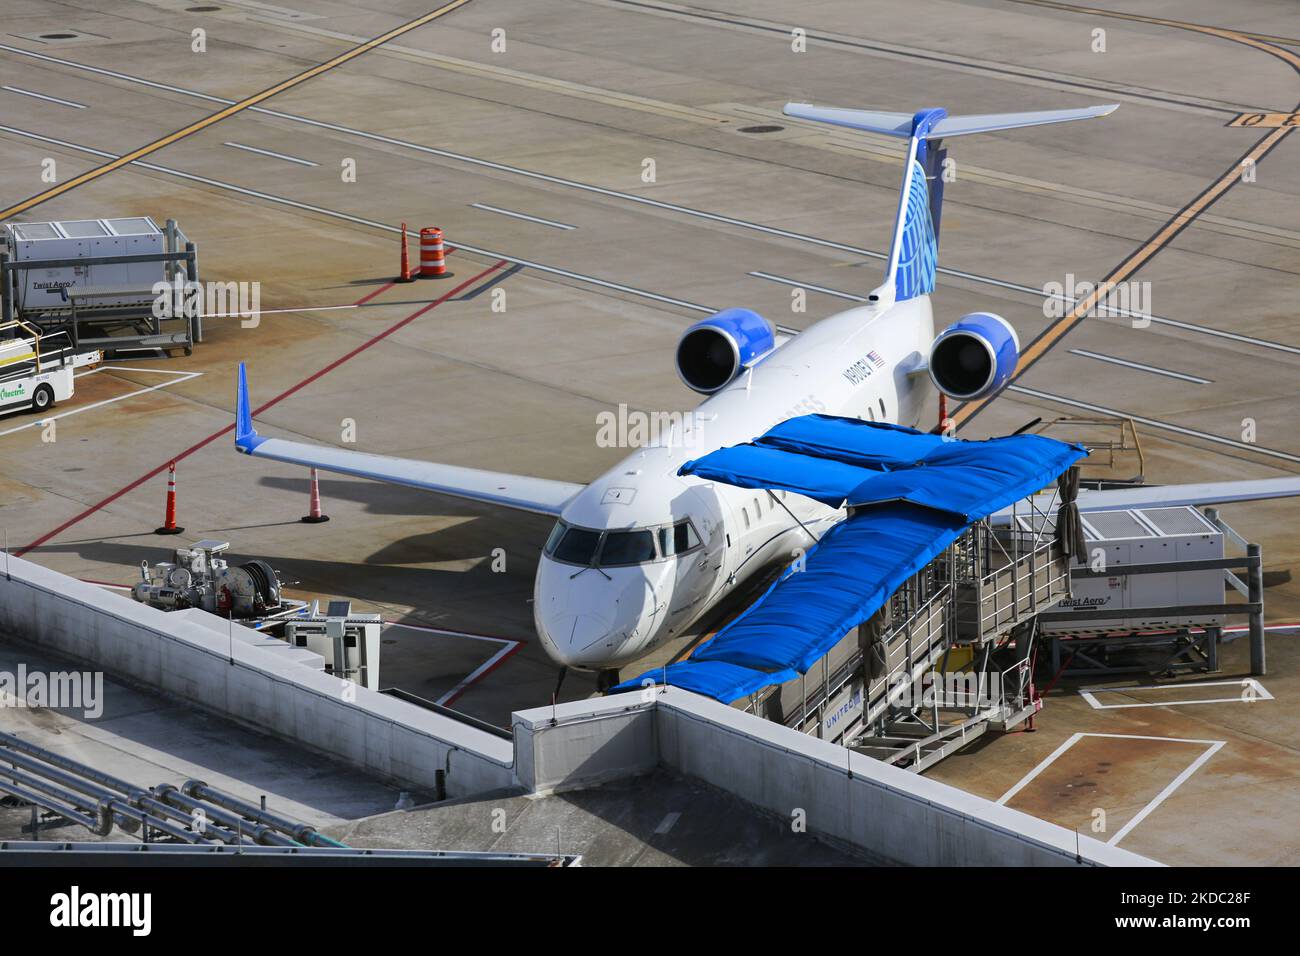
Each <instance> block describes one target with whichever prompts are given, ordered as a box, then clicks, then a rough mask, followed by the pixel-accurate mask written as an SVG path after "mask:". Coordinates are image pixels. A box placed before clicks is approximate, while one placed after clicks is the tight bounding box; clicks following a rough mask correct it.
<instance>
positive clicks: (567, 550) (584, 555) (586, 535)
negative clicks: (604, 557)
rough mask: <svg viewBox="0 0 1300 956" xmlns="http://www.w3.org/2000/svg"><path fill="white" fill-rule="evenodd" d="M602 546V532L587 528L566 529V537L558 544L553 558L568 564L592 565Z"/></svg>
mask: <svg viewBox="0 0 1300 956" xmlns="http://www.w3.org/2000/svg"><path fill="white" fill-rule="evenodd" d="M599 544H600V532H599V531H589V530H588V529H586V528H565V530H564V536H563V537H561V538H560V540H559V541H558V542H556V545H555V550H554V551H553V552H551V557H553V558H555V560H556V561H564V562H566V563H568V564H583V565H586V564H591V562H592V559H594V558H595V557H596V547H597V545H599Z"/></svg>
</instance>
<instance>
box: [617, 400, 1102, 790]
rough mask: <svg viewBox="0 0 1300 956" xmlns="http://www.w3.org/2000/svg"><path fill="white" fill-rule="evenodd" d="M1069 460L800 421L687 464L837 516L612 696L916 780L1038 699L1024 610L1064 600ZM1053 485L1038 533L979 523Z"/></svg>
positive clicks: (830, 421) (867, 426)
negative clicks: (642, 693) (916, 774)
mask: <svg viewBox="0 0 1300 956" xmlns="http://www.w3.org/2000/svg"><path fill="white" fill-rule="evenodd" d="M1083 454H1084V451H1083V449H1082V448H1080V447H1079V446H1077V445H1069V444H1066V443H1063V442H1059V441H1055V440H1053V439H1048V438H1044V437H1042V436H1037V435H1013V436H1008V437H1006V438H995V439H989V440H987V441H982V442H977V441H962V440H958V439H951V438H947V437H944V436H939V435H927V434H923V433H921V432H918V431H915V430H914V429H910V428H904V427H900V426H897V425H888V424H882V423H875V422H864V421H861V420H857V419H846V418H836V417H833V416H826V415H808V416H803V417H801V418H796V419H791V420H789V421H786V422H782V423H781V424H779V425H777V426H776V427H775V428H773V429H771V430H770V431H769V432H767V433H766V434H764V435H762V436H760V437H759V438H758V439H756V440H755V441H754V442H752V443H749V444H747V445H739V446H735V447H732V448H723V449H719V450H718V451H715V452H712V453H711V454H709V455H706V456H705V457H703V458H701V459H698V460H696V461H692V462H688V463H686V464H685V465H684V466H683V467H682V473H683V474H692V475H696V476H698V477H702V478H707V479H711V480H715V481H722V482H725V483H727V484H732V485H736V486H739V487H744V488H766V489H771V490H783V491H787V492H789V491H793V492H796V493H798V494H803V495H807V496H808V497H811V498H814V499H816V500H818V501H820V502H822V503H824V504H827V505H829V506H831V507H844V508H846V509H847V517H846V519H845V520H844V521H842V522H840V523H839V524H837V525H836V526H835V527H833V528H832V529H831V530H830V531H828V532H826V533H825V534H824V535H823V536H822V538H821V539H820V540H819V541H818V542H817V544H816V545H814V546H813V547H812V548H811V549H809V551H808V553H807V556H806V559H803V560H796V561H795V562H794V563H792V564H791V565H790V567H788V568H787V569H786V570H785V571H784V573H783V574H782V575H781V576H780V578H779V579H778V580H777V582H776V583H775V584H774V585H772V587H771V588H770V589H769V590H768V591H767V592H766V593H765V594H764V595H763V596H762V597H761V598H760V599H759V600H758V601H757V602H756V603H755V604H754V605H752V606H751V607H750V608H748V609H747V610H746V611H745V612H744V613H742V614H741V615H740V616H739V617H738V618H736V619H735V620H733V621H732V622H731V623H730V624H728V625H727V626H726V627H724V628H723V629H722V630H720V631H719V632H718V633H717V634H716V635H715V636H714V637H713V638H711V639H710V640H708V641H706V642H705V643H704V644H702V645H701V646H700V647H699V648H697V649H696V650H695V652H694V653H693V655H692V656H691V657H690V658H688V659H687V660H684V661H679V662H677V663H675V664H670V665H668V666H667V667H665V668H661V669H657V670H654V671H649V672H647V673H645V674H643V675H641V676H640V677H638V678H634V679H633V680H630V681H626V682H624V683H623V684H621V685H619V686H618V687H616V688H614V690H615V691H619V690H630V689H633V688H635V687H638V686H640V685H641V684H642V683H643V682H654V683H664V684H673V685H675V686H679V687H683V688H685V689H688V690H693V691H695V692H697V693H701V694H706V695H708V696H711V697H714V698H715V699H717V700H720V701H723V702H726V703H732V704H736V705H738V706H744V707H745V708H746V709H749V710H752V711H754V712H756V713H760V714H762V715H763V716H765V717H768V718H769V719H773V720H777V721H780V722H781V723H785V724H788V725H789V726H792V727H799V728H801V729H804V730H807V731H809V732H815V733H817V734H818V735H819V736H821V737H824V738H826V739H829V740H832V741H836V742H846V743H847V744H848V745H849V746H853V747H855V748H856V749H861V750H863V751H864V752H868V753H871V754H872V755H874V756H880V757H882V759H887V760H889V762H891V763H898V764H899V765H902V766H908V767H911V768H912V769H916V770H919V769H923V768H924V767H925V766H927V765H929V764H930V763H933V762H934V761H935V760H938V759H940V758H941V757H942V756H944V755H945V754H947V753H949V752H951V751H952V749H955V748H956V747H958V746H961V745H963V744H964V743H965V742H968V741H969V739H971V738H972V737H973V736H975V735H977V734H979V733H983V732H984V731H985V730H987V729H988V728H989V727H990V726H995V725H1000V726H1002V727H1004V728H1005V727H1009V726H1013V725H1015V724H1017V723H1020V722H1021V721H1023V720H1025V719H1026V718H1027V717H1030V716H1032V714H1033V713H1034V712H1035V710H1036V709H1037V708H1038V706H1039V705H1038V702H1037V700H1036V698H1035V696H1034V694H1033V690H1032V686H1031V674H1032V659H1031V648H1032V639H1033V636H1034V635H1033V630H1032V622H1033V620H1034V616H1035V615H1036V614H1037V613H1038V611H1039V610H1040V608H1045V607H1050V606H1052V605H1053V604H1054V603H1055V602H1056V601H1059V600H1060V598H1061V597H1062V596H1063V595H1065V594H1068V593H1069V586H1070V585H1069V582H1070V574H1069V567H1068V563H1067V560H1066V557H1067V555H1069V554H1072V553H1075V552H1077V551H1079V550H1080V549H1081V544H1080V542H1079V541H1078V536H1077V535H1076V534H1074V533H1072V532H1073V531H1074V530H1077V528H1078V514H1077V511H1076V510H1075V503H1074V497H1075V494H1076V493H1077V490H1078V480H1077V471H1075V470H1073V466H1074V464H1075V462H1077V461H1078V459H1079V458H1081V457H1082V456H1083ZM1053 482H1056V483H1057V486H1058V492H1059V493H1060V509H1059V512H1058V514H1057V515H1056V520H1055V523H1054V524H1053V528H1054V529H1055V530H1054V531H1052V532H1050V533H1049V532H1046V531H1045V530H1044V529H1045V528H1046V526H1047V522H1046V521H1045V520H1043V519H1042V518H1040V519H1039V520H1037V521H1036V522H1034V523H1032V525H1031V529H1030V530H1026V529H1025V528H1024V527H1023V526H1021V525H1020V524H1019V523H1018V522H1015V521H1012V522H1011V523H1010V524H1007V525H1006V526H1001V527H999V528H997V529H995V528H994V527H993V526H992V525H991V524H989V522H988V520H987V519H988V517H989V516H990V515H992V514H994V513H996V512H998V511H1000V510H1001V509H1003V508H1007V507H1008V506H1010V507H1012V508H1013V515H1014V508H1015V507H1016V503H1017V502H1019V501H1021V500H1022V499H1026V498H1029V496H1032V495H1033V493H1034V492H1036V491H1039V490H1040V489H1042V488H1043V487H1044V486H1046V485H1048V484H1051V483H1053ZM1022 507H1030V508H1033V507H1035V505H1034V504H1033V500H1032V499H1030V500H1029V503H1028V504H1027V505H1025V506H1022ZM1055 507H1056V502H1055V501H1053V502H1052V503H1051V504H1050V505H1049V506H1048V508H1049V509H1052V508H1055ZM1034 528H1036V529H1037V530H1032V529H1034ZM846 634H847V635H849V636H848V637H846V636H845V635H846ZM955 674H956V675H962V676H961V677H960V687H956V688H953V687H949V686H947V685H948V684H949V683H950V681H949V678H948V675H955ZM936 685H940V686H936Z"/></svg>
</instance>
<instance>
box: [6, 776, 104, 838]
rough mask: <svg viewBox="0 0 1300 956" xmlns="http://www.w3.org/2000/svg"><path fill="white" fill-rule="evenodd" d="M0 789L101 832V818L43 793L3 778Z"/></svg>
mask: <svg viewBox="0 0 1300 956" xmlns="http://www.w3.org/2000/svg"><path fill="white" fill-rule="evenodd" d="M0 791H3V792H4V793H7V794H9V795H10V796H14V797H17V798H18V799H19V800H23V801H25V802H27V803H31V804H35V805H36V806H38V807H41V808H43V809H45V810H49V811H50V812H51V813H57V814H58V815H59V816H61V817H63V818H64V819H65V820H71V821H72V822H74V823H79V824H81V825H82V826H83V827H85V828H86V829H87V830H90V831H91V832H94V833H98V832H99V831H98V829H97V828H98V827H99V825H100V821H99V820H97V819H95V818H94V817H92V816H90V815H88V814H85V813H82V812H81V811H80V810H74V809H73V808H72V807H68V806H64V805H63V804H61V803H59V802H58V801H57V800H54V799H52V798H50V797H47V796H45V795H43V794H39V793H32V792H31V791H30V790H24V789H23V788H22V787H19V786H17V785H16V784H12V783H6V782H5V781H3V780H0ZM103 835H104V834H102V833H101V834H100V836H103Z"/></svg>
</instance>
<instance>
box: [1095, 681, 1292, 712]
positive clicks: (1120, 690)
mask: <svg viewBox="0 0 1300 956" xmlns="http://www.w3.org/2000/svg"><path fill="white" fill-rule="evenodd" d="M1183 687H1240V688H1242V691H1243V693H1241V694H1239V695H1238V696H1236V697H1215V698H1205V699H1204V700H1165V701H1157V702H1156V703H1146V702H1141V703H1133V704H1103V703H1101V702H1100V701H1099V700H1097V697H1096V695H1097V694H1126V693H1128V692H1130V691H1135V690H1179V689H1182V688H1183ZM1247 687H1249V688H1251V692H1250V694H1249V695H1248V694H1246V693H1245V689H1246V688H1247ZM1079 696H1080V697H1082V698H1083V699H1084V700H1086V701H1087V702H1088V706H1090V707H1092V708H1093V709H1094V710H1123V709H1126V708H1129V707H1178V706H1181V705H1184V704H1252V703H1254V702H1255V701H1257V700H1273V699H1274V697H1273V695H1272V694H1270V693H1269V692H1268V691H1267V690H1265V689H1264V685H1263V684H1261V683H1260V682H1259V681H1257V680H1255V678H1253V677H1247V678H1244V679H1243V680H1216V681H1206V682H1205V683H1203V684H1154V685H1151V686H1147V687H1084V688H1081V689H1080V690H1079Z"/></svg>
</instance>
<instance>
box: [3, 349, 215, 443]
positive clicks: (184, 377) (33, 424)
mask: <svg viewBox="0 0 1300 956" xmlns="http://www.w3.org/2000/svg"><path fill="white" fill-rule="evenodd" d="M106 368H115V366H111V365H110V366H103V365H101V366H99V368H93V369H91V370H90V371H89V372H82V373H81V374H80V375H75V376H73V377H74V378H84V377H85V376H87V375H93V374H94V373H95V372H99V371H102V370H104V369H106ZM129 371H135V372H159V373H161V374H164V375H175V376H177V377H176V378H174V379H172V380H171V381H170V382H163V383H162V384H160V385H150V386H149V387H148V388H141V389H137V390H136V391H134V392H128V393H127V394H125V395H119V396H118V397H117V398H106V399H104V400H103V401H102V402H93V403H92V404H90V405H83V406H81V407H80V408H72V409H69V410H68V411H66V412H60V413H59V414H58V415H47V416H45V417H44V418H39V419H36V420H35V421H30V422H27V423H26V424H23V425H18V426H17V427H15V428H9V429H6V430H4V431H0V438H3V437H4V436H5V435H12V434H14V432H21V431H25V430H26V429H28V428H40V427H41V426H43V425H45V424H46V423H48V422H52V421H58V420H59V419H61V418H70V417H71V416H73V415H80V414H81V413H82V412H89V411H93V410H94V409H96V408H103V407H104V406H105V405H112V404H113V403H114V402H124V401H126V400H127V399H128V398H135V397H136V396H138V395H145V394H148V393H149V392H156V391H158V389H160V388H167V387H168V386H170V385H179V384H180V383H181V382H188V381H189V380H190V379H192V378H198V377H199V376H200V375H202V374H203V373H202V372H176V371H173V370H169V369H152V368H150V369H145V368H141V369H130V370H129Z"/></svg>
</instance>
